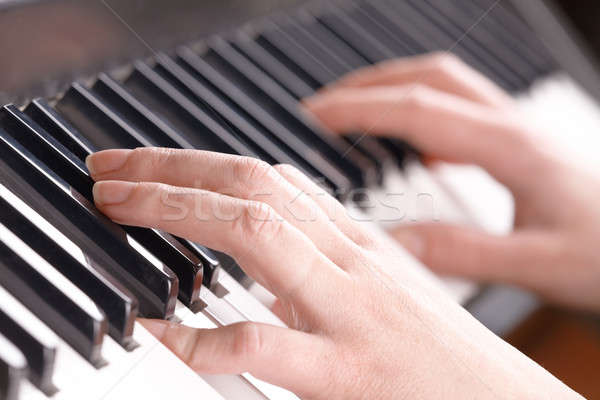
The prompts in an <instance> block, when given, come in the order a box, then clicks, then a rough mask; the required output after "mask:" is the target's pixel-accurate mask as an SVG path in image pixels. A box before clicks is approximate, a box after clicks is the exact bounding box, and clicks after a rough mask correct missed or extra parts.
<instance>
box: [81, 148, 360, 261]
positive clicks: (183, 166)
mask: <svg viewBox="0 0 600 400" xmlns="http://www.w3.org/2000/svg"><path fill="white" fill-rule="evenodd" d="M87 164H88V168H89V169H90V173H91V174H92V177H93V178H94V179H95V180H96V181H100V180H122V181H130V182H160V183H165V184H168V185H172V186H178V187H189V188H198V189H204V190H208V191H211V192H218V193H223V194H227V195H231V196H233V197H237V198H241V199H245V200H254V201H261V202H264V203H266V204H268V205H270V206H271V207H272V208H273V209H274V210H275V211H276V212H277V213H278V214H279V215H280V216H282V217H283V218H285V219H286V220H287V221H288V222H289V223H291V224H292V225H294V226H295V227H297V228H298V229H300V230H301V231H302V232H304V233H305V234H306V235H307V236H308V237H309V238H310V239H311V240H312V241H313V242H314V243H315V244H316V245H317V247H318V248H319V249H320V250H321V251H322V252H323V253H324V254H325V255H326V256H327V257H329V258H330V259H331V260H332V261H334V262H335V263H341V262H342V261H343V260H342V258H341V257H340V256H341V255H343V254H344V250H346V252H348V251H350V249H349V247H351V246H350V245H351V243H350V241H349V240H348V238H347V237H346V236H345V235H344V234H343V233H342V232H341V231H340V230H339V229H338V228H337V227H336V226H335V224H333V223H332V221H331V220H330V219H329V218H327V215H326V214H325V213H324V212H323V210H322V209H321V208H320V207H318V206H317V204H316V203H315V202H314V201H312V200H311V199H310V197H309V196H308V195H307V194H305V193H303V192H302V191H301V190H299V189H298V188H297V187H295V186H294V185H292V184H290V183H289V182H288V181H287V180H286V179H284V178H283V177H282V176H281V175H280V174H279V173H278V172H277V170H275V169H274V168H273V167H271V166H270V165H268V164H267V163H265V162H263V161H260V160H258V159H254V158H248V157H237V156H231V155H226V154H218V153H212V152H206V151H195V150H191V151H190V150H176V149H163V148H139V149H135V150H107V151H102V152H99V153H96V154H94V155H91V156H90V157H88V160H87Z"/></svg>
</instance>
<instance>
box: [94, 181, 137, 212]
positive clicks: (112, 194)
mask: <svg viewBox="0 0 600 400" xmlns="http://www.w3.org/2000/svg"><path fill="white" fill-rule="evenodd" d="M136 186H137V183H135V182H125V181H100V182H96V183H95V184H94V187H93V188H92V194H93V196H94V203H95V204H96V205H97V206H99V207H102V206H109V205H117V204H122V203H124V202H126V201H127V200H128V199H129V197H130V196H131V193H132V192H133V189H135V187H136Z"/></svg>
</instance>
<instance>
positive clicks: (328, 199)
mask: <svg viewBox="0 0 600 400" xmlns="http://www.w3.org/2000/svg"><path fill="white" fill-rule="evenodd" d="M274 168H275V169H276V170H277V172H279V174H280V175H281V176H282V177H284V178H285V179H286V180H287V181H288V182H290V183H291V184H292V185H294V186H295V187H297V188H298V189H300V190H301V191H302V192H303V193H306V194H307V195H308V196H309V197H310V198H311V199H312V200H313V201H314V202H315V203H316V204H317V205H318V206H319V207H320V209H321V210H323V212H324V213H325V215H326V216H327V218H329V220H330V221H333V223H334V224H335V225H336V226H337V227H338V228H339V229H340V230H341V231H342V232H343V233H344V234H345V235H346V236H347V237H349V238H350V239H351V240H352V241H354V242H355V243H356V244H358V245H359V246H361V247H368V246H369V245H370V244H371V242H372V240H373V239H372V238H371V236H370V235H369V232H367V231H366V230H365V229H363V227H362V226H360V225H359V224H358V223H357V222H356V221H354V220H353V219H352V218H350V216H349V215H348V210H347V209H346V207H344V205H343V204H342V203H340V202H339V201H338V200H337V199H336V198H334V197H333V196H331V195H330V194H329V193H327V191H326V190H325V189H323V188H322V187H321V186H319V185H318V184H317V183H316V182H314V181H313V180H311V179H310V178H309V177H307V176H306V175H305V174H303V173H302V172H301V171H300V170H298V169H297V168H295V167H293V166H291V165H287V164H280V165H275V166H274Z"/></svg>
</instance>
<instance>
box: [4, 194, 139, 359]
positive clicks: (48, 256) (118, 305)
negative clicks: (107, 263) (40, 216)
mask: <svg viewBox="0 0 600 400" xmlns="http://www.w3.org/2000/svg"><path fill="white" fill-rule="evenodd" d="M0 207H2V209H3V210H4V211H3V213H2V215H1V216H0V222H1V223H3V224H4V225H5V226H7V227H8V228H9V229H10V230H11V231H12V232H13V233H14V234H15V235H16V236H18V237H20V238H21V239H22V240H23V241H25V242H27V244H28V245H29V246H30V247H31V248H32V249H33V250H34V251H36V252H37V253H38V254H39V255H40V256H41V257H42V258H44V259H45V260H46V261H47V262H48V263H50V264H51V265H53V266H54V268H55V269H56V270H58V271H59V272H60V273H62V274H63V275H64V276H65V277H66V278H67V279H69V280H70V281H71V282H72V283H73V284H74V285H75V286H77V287H78V288H79V289H81V290H82V291H83V292H84V293H86V294H87V295H88V296H89V297H90V298H91V299H92V300H93V301H94V302H95V303H96V304H97V305H98V306H99V307H100V308H102V310H104V312H105V314H106V316H107V318H108V322H109V333H110V335H111V337H112V338H113V339H115V341H117V342H118V343H119V344H121V345H122V346H123V347H124V348H126V349H131V348H133V347H134V346H135V343H134V342H133V338H132V335H133V326H134V323H135V318H136V316H137V313H138V302H137V299H136V298H135V297H134V296H133V295H132V294H131V293H129V291H128V290H127V289H126V288H124V287H123V286H122V285H121V284H120V283H119V282H118V281H117V280H116V279H115V278H113V277H112V276H110V275H109V274H108V273H107V272H105V271H104V270H103V269H102V268H101V267H99V266H97V265H92V263H89V262H86V260H81V259H79V258H80V257H78V255H77V254H74V251H77V250H79V249H75V250H74V249H73V248H71V247H69V246H68V245H65V244H64V242H63V241H61V239H60V238H57V236H56V235H54V236H50V235H51V233H50V232H51V229H49V228H48V227H47V226H46V225H42V226H39V224H40V222H39V220H37V221H38V222H37V225H36V220H35V219H34V220H32V219H30V218H32V217H31V215H29V216H27V215H25V214H24V211H23V209H24V207H23V205H21V206H20V207H19V204H17V203H15V200H14V198H11V197H10V196H8V195H7V194H5V193H0ZM69 243H71V242H70V241H69Z"/></svg>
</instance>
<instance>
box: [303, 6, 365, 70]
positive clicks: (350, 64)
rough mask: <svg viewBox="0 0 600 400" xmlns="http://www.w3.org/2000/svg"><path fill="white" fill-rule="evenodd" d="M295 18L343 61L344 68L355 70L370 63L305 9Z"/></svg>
mask: <svg viewBox="0 0 600 400" xmlns="http://www.w3.org/2000/svg"><path fill="white" fill-rule="evenodd" d="M296 19H297V21H298V23H299V24H301V25H302V27H303V28H304V30H305V31H306V32H307V33H309V34H310V35H312V36H313V37H315V38H317V42H318V43H320V44H321V45H322V46H324V47H325V48H326V49H327V50H328V51H331V52H332V53H334V54H335V56H336V57H337V58H338V59H339V60H341V62H343V63H344V65H345V66H346V68H348V69H350V70H355V69H358V68H363V67H366V66H368V65H369V64H370V63H369V61H368V60H367V59H366V58H365V57H363V56H362V55H360V54H359V53H357V52H356V51H355V50H354V49H353V48H352V47H350V46H349V45H348V43H346V42H345V41H344V40H342V39H340V37H339V36H337V35H335V34H334V33H333V32H331V31H330V30H329V29H327V28H326V27H324V26H323V25H322V24H321V23H319V21H317V19H316V18H315V17H314V16H313V15H312V14H310V13H309V12H308V11H307V10H301V11H300V12H298V13H297V14H296Z"/></svg>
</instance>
